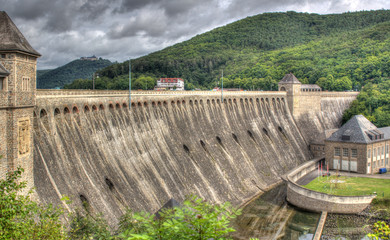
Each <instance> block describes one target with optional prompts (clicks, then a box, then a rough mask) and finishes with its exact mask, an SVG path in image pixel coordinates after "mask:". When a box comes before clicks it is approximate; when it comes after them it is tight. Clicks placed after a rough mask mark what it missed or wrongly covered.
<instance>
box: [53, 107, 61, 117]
mask: <svg viewBox="0 0 390 240" xmlns="http://www.w3.org/2000/svg"><path fill="white" fill-rule="evenodd" d="M60 114H61V111H60V109H59V108H55V109H54V116H57V115H60Z"/></svg>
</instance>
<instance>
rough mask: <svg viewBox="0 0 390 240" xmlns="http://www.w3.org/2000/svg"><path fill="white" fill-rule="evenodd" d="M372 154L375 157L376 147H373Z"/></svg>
mask: <svg viewBox="0 0 390 240" xmlns="http://www.w3.org/2000/svg"><path fill="white" fill-rule="evenodd" d="M372 156H373V157H376V148H374V152H373V154H372Z"/></svg>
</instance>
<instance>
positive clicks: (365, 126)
mask: <svg viewBox="0 0 390 240" xmlns="http://www.w3.org/2000/svg"><path fill="white" fill-rule="evenodd" d="M383 130H384V131H383ZM389 137H390V136H389V132H388V131H387V128H381V129H378V128H377V127H376V126H375V125H374V124H372V123H371V122H370V121H368V120H367V118H365V117H364V116H363V115H355V116H353V117H352V118H351V119H350V120H349V121H348V122H347V123H345V124H344V125H343V126H342V127H341V128H340V129H339V130H337V131H336V132H334V133H333V134H332V136H330V137H329V138H328V139H327V140H328V141H337V142H339V141H347V142H353V143H371V142H375V141H378V140H384V139H387V138H389Z"/></svg>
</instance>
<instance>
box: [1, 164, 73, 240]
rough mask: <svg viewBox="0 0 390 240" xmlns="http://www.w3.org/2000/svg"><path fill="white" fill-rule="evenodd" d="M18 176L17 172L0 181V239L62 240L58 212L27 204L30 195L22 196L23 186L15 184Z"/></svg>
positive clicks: (63, 234)
mask: <svg viewBox="0 0 390 240" xmlns="http://www.w3.org/2000/svg"><path fill="white" fill-rule="evenodd" d="M22 173H23V169H22V168H18V169H17V170H16V171H14V172H9V173H7V176H6V178H5V179H1V180H0V210H1V212H0V239H64V238H65V237H66V234H65V232H64V230H63V227H62V224H61V222H60V219H59V218H60V216H61V215H62V211H61V209H59V208H55V207H53V206H52V205H47V206H40V205H38V204H37V203H35V202H33V201H32V200H31V198H30V195H31V193H32V192H31V191H30V192H28V194H27V195H22V194H21V192H22V191H23V189H24V188H26V182H19V178H20V176H21V174H22Z"/></svg>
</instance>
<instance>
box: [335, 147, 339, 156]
mask: <svg viewBox="0 0 390 240" xmlns="http://www.w3.org/2000/svg"><path fill="white" fill-rule="evenodd" d="M334 155H335V156H340V155H341V153H340V148H339V147H335V148H334Z"/></svg>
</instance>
